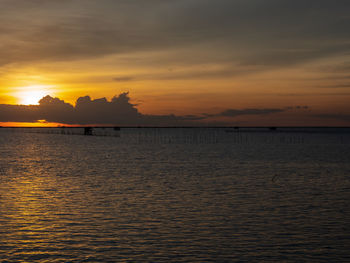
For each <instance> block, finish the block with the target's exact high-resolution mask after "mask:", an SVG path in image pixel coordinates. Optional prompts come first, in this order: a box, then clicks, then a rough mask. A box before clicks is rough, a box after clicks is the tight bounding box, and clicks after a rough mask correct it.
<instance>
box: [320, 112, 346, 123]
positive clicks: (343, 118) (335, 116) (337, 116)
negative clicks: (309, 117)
mask: <svg viewBox="0 0 350 263" xmlns="http://www.w3.org/2000/svg"><path fill="white" fill-rule="evenodd" d="M313 116H314V117H316V118H322V119H333V120H341V121H348V122H350V114H315V115H313Z"/></svg>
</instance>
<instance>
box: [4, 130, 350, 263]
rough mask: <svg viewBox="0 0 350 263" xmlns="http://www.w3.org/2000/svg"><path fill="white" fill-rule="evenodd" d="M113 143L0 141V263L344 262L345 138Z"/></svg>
mask: <svg viewBox="0 0 350 263" xmlns="http://www.w3.org/2000/svg"><path fill="white" fill-rule="evenodd" d="M249 136H257V135H256V134H251V135H249ZM119 139H120V138H108V137H93V136H64V135H54V134H52V135H47V134H7V135H6V134H5V135H3V136H2V137H0V156H1V157H2V159H0V167H1V168H2V169H1V170H2V172H1V175H0V211H1V213H0V262H2V261H4V262H84V261H87V262H89V261H90V262H118V261H119V262H120V261H121V262H123V261H128V260H130V259H132V260H131V261H133V262H134V261H140V260H146V261H148V262H169V261H176V262H193V261H197V262H207V261H222V262H232V261H270V260H271V259H276V260H275V261H283V260H285V259H286V256H285V255H292V256H288V257H287V260H292V261H293V260H294V259H296V261H302V260H303V259H305V258H306V257H308V258H313V259H320V260H319V261H326V259H329V258H330V256H329V255H331V258H332V259H337V260H336V261H339V262H341V261H342V259H344V258H345V255H347V254H348V250H347V249H346V248H345V247H344V240H345V234H344V233H347V231H344V229H345V228H346V226H347V224H346V220H345V219H344V211H345V212H346V211H348V210H347V208H348V201H347V200H348V198H346V197H348V189H349V185H350V182H349V179H348V177H347V175H346V174H345V172H344V171H348V170H350V162H348V159H349V156H348V155H347V154H349V151H348V150H349V145H350V144H347V145H344V144H339V145H333V144H328V145H326V144H324V143H322V144H319V145H317V144H310V145H287V146H286V145H284V146H283V147H281V146H279V145H277V146H274V147H275V148H273V147H272V146H271V145H270V147H266V145H252V144H246V145H243V147H241V146H242V145H233V146H234V147H233V146H232V145H230V146H227V145H220V144H216V145H201V144H196V145H181V144H177V145H154V144H139V145H135V144H133V145H128V144H122V143H119V142H120V140H119ZM286 149H287V151H286ZM325 171H327V172H325ZM274 174H278V177H277V178H276V179H275V180H272V178H273V175H274ZM330 176H331V177H332V178H333V179H337V180H329V178H330ZM345 230H347V229H345ZM323 236H326V237H327V238H323ZM329 248H331V249H329ZM271 255H273V258H272V257H271Z"/></svg>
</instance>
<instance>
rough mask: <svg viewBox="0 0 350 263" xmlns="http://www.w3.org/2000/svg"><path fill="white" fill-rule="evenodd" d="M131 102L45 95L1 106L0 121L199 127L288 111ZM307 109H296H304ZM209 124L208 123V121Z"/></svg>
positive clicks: (117, 98) (123, 98) (121, 98)
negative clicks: (158, 110)
mask: <svg viewBox="0 0 350 263" xmlns="http://www.w3.org/2000/svg"><path fill="white" fill-rule="evenodd" d="M136 106H137V105H136V104H132V103H131V102H130V97H129V93H127V92H126V93H121V94H119V95H118V96H115V97H113V98H112V99H111V100H110V101H108V100H107V99H106V98H100V99H91V98H90V96H85V97H80V98H78V99H77V101H76V104H75V106H73V105H71V104H69V103H66V102H65V101H63V100H60V99H59V98H53V97H51V96H45V97H44V98H42V99H41V100H40V101H39V105H30V106H25V105H6V104H2V105H0V122H36V121H38V120H46V121H47V122H55V123H62V124H80V125H120V126H186V125H187V126H188V125H193V126H196V125H202V123H201V121H206V125H208V123H210V124H213V125H214V123H215V122H216V124H217V123H221V124H223V122H217V120H215V117H228V118H234V117H237V116H242V115H268V114H273V113H280V112H284V111H287V110H289V108H291V107H289V108H284V109H272V108H271V109H243V110H239V109H227V110H224V111H222V112H219V113H217V114H209V113H204V114H201V115H183V116H176V115H174V114H169V115H146V114H142V113H140V112H139V111H138V109H137V108H136ZM305 107H306V106H297V107H295V108H296V109H301V108H302V109H304V108H305ZM208 121H209V122H208ZM226 125H229V123H228V122H226Z"/></svg>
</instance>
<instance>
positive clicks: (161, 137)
mask: <svg viewBox="0 0 350 263" xmlns="http://www.w3.org/2000/svg"><path fill="white" fill-rule="evenodd" d="M4 129H5V128H3V129H2V130H4ZM5 130H7V131H8V132H24V133H44V134H61V135H85V136H108V137H120V139H119V140H118V142H121V143H123V142H125V143H135V144H218V143H225V144H261V143H263V144H303V143H305V134H302V133H276V132H254V133H251V132H240V131H238V130H227V129H224V128H173V129H171V128H119V127H58V128H6V129H5Z"/></svg>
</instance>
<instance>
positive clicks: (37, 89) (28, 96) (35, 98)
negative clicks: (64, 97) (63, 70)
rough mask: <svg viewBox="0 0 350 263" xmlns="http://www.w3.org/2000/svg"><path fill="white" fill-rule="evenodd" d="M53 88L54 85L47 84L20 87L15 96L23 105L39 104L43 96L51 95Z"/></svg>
mask: <svg viewBox="0 0 350 263" xmlns="http://www.w3.org/2000/svg"><path fill="white" fill-rule="evenodd" d="M51 88H52V86H47V85H31V86H26V87H19V88H17V89H18V91H17V92H15V97H16V98H17V100H18V103H19V104H21V105H38V104H39V101H40V100H41V99H42V98H43V97H45V96H47V95H50V93H51V92H52V89H51Z"/></svg>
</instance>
